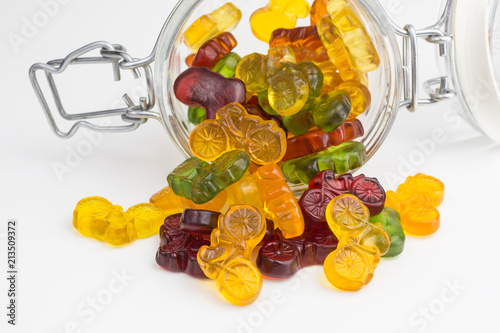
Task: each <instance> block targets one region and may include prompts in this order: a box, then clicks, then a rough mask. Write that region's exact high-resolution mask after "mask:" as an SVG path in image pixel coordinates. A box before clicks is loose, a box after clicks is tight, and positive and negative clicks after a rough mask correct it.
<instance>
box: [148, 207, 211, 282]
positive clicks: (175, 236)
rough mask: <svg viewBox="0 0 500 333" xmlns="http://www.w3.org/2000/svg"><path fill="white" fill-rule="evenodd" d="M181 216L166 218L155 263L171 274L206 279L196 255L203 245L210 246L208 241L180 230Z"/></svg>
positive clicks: (161, 230)
mask: <svg viewBox="0 0 500 333" xmlns="http://www.w3.org/2000/svg"><path fill="white" fill-rule="evenodd" d="M181 216H182V214H175V215H171V216H169V217H167V218H166V219H165V223H164V224H163V225H162V226H161V227H160V247H159V248H158V251H157V252H156V263H157V264H158V265H159V266H160V267H163V268H165V269H166V270H169V271H172V272H184V273H186V274H188V275H190V276H193V277H197V278H206V276H205V273H203V271H202V270H201V268H200V265H199V264H198V261H197V259H196V255H197V254H198V250H199V249H200V247H202V246H203V245H207V246H210V240H208V238H206V237H203V236H197V235H193V234H190V233H188V232H186V231H183V230H181V227H180V225H179V222H180V220H181Z"/></svg>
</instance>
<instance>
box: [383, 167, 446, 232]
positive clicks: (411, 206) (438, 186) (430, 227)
mask: <svg viewBox="0 0 500 333" xmlns="http://www.w3.org/2000/svg"><path fill="white" fill-rule="evenodd" d="M443 199H444V184H443V183H442V182H441V181H440V180H439V179H436V178H434V177H431V176H427V175H424V174H421V173H419V174H416V175H415V176H410V177H408V178H407V179H406V181H405V182H404V183H403V184H401V185H399V186H398V189H397V191H396V193H394V192H392V191H387V200H386V206H387V207H391V208H393V209H395V210H396V211H398V212H399V214H400V215H401V225H402V227H403V230H404V231H405V232H407V233H410V234H413V235H417V236H428V235H431V234H433V233H435V232H436V231H437V230H438V229H439V227H440V215H439V211H438V210H437V207H438V206H439V205H440V204H441V203H442V202H443Z"/></svg>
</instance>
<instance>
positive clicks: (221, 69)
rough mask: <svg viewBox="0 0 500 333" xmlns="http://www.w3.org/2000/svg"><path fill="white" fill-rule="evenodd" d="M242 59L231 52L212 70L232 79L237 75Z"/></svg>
mask: <svg viewBox="0 0 500 333" xmlns="http://www.w3.org/2000/svg"><path fill="white" fill-rule="evenodd" d="M240 60H241V57H240V56H239V55H237V54H236V53H234V52H230V53H228V54H226V55H225V56H224V57H222V59H221V60H219V62H217V64H216V65H215V66H214V68H212V71H213V72H215V73H219V74H221V75H222V76H224V77H225V78H228V79H230V78H232V77H234V75H235V73H236V67H237V66H238V64H239V62H240Z"/></svg>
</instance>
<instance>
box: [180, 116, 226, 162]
mask: <svg viewBox="0 0 500 333" xmlns="http://www.w3.org/2000/svg"><path fill="white" fill-rule="evenodd" d="M189 147H190V148H191V152H192V153H193V155H194V156H196V157H198V158H200V159H202V160H204V161H213V160H215V159H216V158H217V157H219V156H220V155H222V154H223V153H224V152H226V151H227V149H228V139H227V135H226V132H225V131H224V128H223V127H222V126H220V125H219V124H218V123H217V122H216V121H214V120H205V121H204V122H203V123H201V124H200V125H198V126H196V127H195V128H194V129H193V132H192V133H191V135H190V136H189Z"/></svg>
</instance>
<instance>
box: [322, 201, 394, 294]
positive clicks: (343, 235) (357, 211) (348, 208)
mask: <svg viewBox="0 0 500 333" xmlns="http://www.w3.org/2000/svg"><path fill="white" fill-rule="evenodd" d="M326 219H327V221H328V225H329V227H330V229H331V230H332V231H333V233H334V234H335V236H337V238H338V240H339V244H338V246H337V249H336V250H335V251H333V252H332V253H330V254H329V255H328V256H327V257H326V259H325V262H324V266H323V268H324V271H325V275H326V278H327V279H328V281H330V283H331V284H332V285H334V286H335V287H336V288H338V289H341V290H346V291H357V290H360V289H361V288H362V287H363V286H364V285H366V284H368V283H369V282H370V281H371V279H372V278H373V273H374V271H375V268H376V267H377V265H378V263H379V261H380V257H381V256H382V255H384V254H386V253H387V252H388V251H389V247H390V245H391V239H390V237H389V235H388V234H387V232H385V231H384V230H383V229H382V228H381V227H379V226H378V225H375V224H371V223H370V222H369V220H370V212H369V211H368V208H367V207H366V206H365V205H363V203H362V202H361V201H360V200H359V199H358V198H357V197H355V196H354V195H351V194H342V195H340V196H338V197H336V198H334V199H333V200H332V201H331V202H330V203H329V204H328V207H327V209H326Z"/></svg>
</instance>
